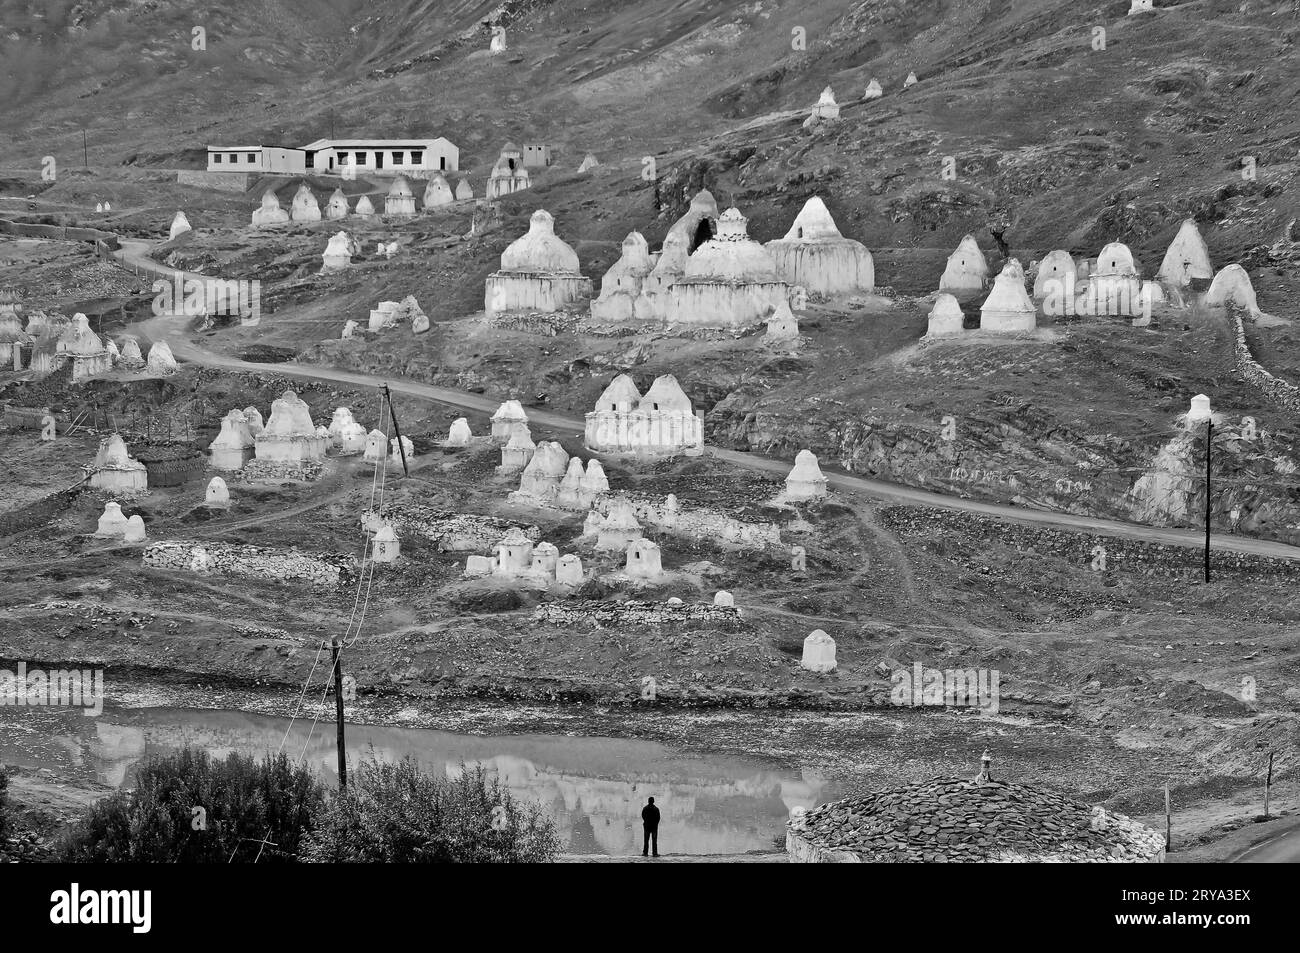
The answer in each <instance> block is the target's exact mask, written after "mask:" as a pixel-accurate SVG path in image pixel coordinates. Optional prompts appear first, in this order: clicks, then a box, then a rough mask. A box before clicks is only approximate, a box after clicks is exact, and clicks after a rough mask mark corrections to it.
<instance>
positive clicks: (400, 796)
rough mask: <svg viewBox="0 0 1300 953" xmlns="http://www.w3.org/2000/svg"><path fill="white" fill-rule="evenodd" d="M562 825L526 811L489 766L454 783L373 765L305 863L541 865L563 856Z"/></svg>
mask: <svg viewBox="0 0 1300 953" xmlns="http://www.w3.org/2000/svg"><path fill="white" fill-rule="evenodd" d="M559 846H560V845H559V839H558V838H557V836H556V833H555V825H554V823H553V822H552V821H551V820H549V819H547V818H544V817H543V816H542V815H541V812H540V810H539V809H538V808H537V807H536V806H535V805H526V806H525V805H520V804H519V802H517V801H515V800H514V799H513V798H512V797H511V796H510V793H509V792H508V791H506V790H505V789H503V788H502V787H501V783H500V782H499V781H498V780H497V779H496V778H494V777H493V778H490V777H488V775H487V774H486V773H485V772H484V770H483V768H482V766H481V765H480V766H475V767H474V768H473V769H468V768H466V767H465V765H464V764H462V765H461V772H460V775H459V776H458V777H456V778H454V779H450V780H448V779H443V778H435V777H432V776H431V775H428V774H425V773H423V772H422V771H421V770H420V769H419V767H418V766H417V765H416V764H415V763H414V762H413V761H412V760H410V759H409V758H407V759H404V760H402V761H400V762H398V763H396V764H393V763H384V762H379V761H375V760H370V761H367V762H364V763H363V764H361V766H360V768H359V770H357V771H356V773H355V775H354V776H352V777H350V778H349V780H348V788H347V791H346V793H344V794H342V795H340V796H338V797H336V798H334V799H333V800H332V801H330V803H329V806H328V807H327V808H326V809H325V812H324V814H323V816H322V817H321V818H320V819H319V822H318V824H317V826H316V829H315V830H314V831H313V832H312V834H311V836H310V837H308V839H307V843H306V845H305V846H304V849H303V857H302V859H303V860H305V861H315V862H320V863H340V862H343V863H356V862H372V863H540V862H545V861H551V860H553V859H554V858H555V854H556V853H557V851H558V850H559Z"/></svg>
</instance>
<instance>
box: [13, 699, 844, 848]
mask: <svg viewBox="0 0 1300 953" xmlns="http://www.w3.org/2000/svg"><path fill="white" fill-rule="evenodd" d="M288 726H289V722H288V720H287V719H284V718H273V717H268V716H263V715H252V714H245V713H243V712H236V711H208V710H200V709H174V708H151V709H136V710H127V711H105V713H104V715H103V716H101V717H99V718H93V719H92V718H86V717H84V716H83V715H81V714H80V712H79V711H75V710H74V711H61V710H57V709H56V710H51V709H11V708H0V761H3V762H7V763H11V764H19V765H23V766H26V767H31V768H40V767H52V768H54V769H55V770H57V771H59V772H61V773H68V774H72V775H74V776H79V777H83V778H94V779H95V780H98V781H101V782H103V783H105V784H110V785H113V786H115V787H120V786H121V785H123V784H128V783H130V781H131V779H132V778H133V776H134V770H135V767H136V765H137V764H138V763H139V762H140V760H141V759H142V758H144V757H145V756H146V755H150V754H155V753H162V752H166V751H171V750H175V749H177V748H181V747H185V746H187V745H188V746H190V747H194V748H202V749H204V750H206V751H208V752H209V753H210V754H211V755H213V756H214V757H224V756H225V755H227V754H229V753H230V752H232V751H238V752H241V753H243V754H252V755H258V756H260V755H261V754H263V753H266V752H273V751H275V750H277V749H278V748H279V747H280V744H281V740H282V739H284V738H285V730H286V728H288ZM347 740H348V752H349V761H350V763H353V764H355V763H356V762H357V761H358V760H360V759H363V758H366V757H368V756H369V754H370V752H371V751H372V750H373V753H374V755H375V757H377V758H379V759H380V760H384V761H393V760H397V759H400V758H402V757H405V756H406V755H410V756H411V757H413V758H414V759H415V760H416V761H418V762H419V763H420V764H421V765H422V766H423V767H424V769H425V770H427V771H433V772H437V773H441V774H444V775H445V776H447V777H456V776H457V775H458V774H459V773H460V765H461V762H462V761H463V762H465V763H466V764H473V763H475V762H481V763H482V764H483V765H484V767H486V768H487V769H488V770H489V771H491V772H493V773H495V774H496V775H498V776H499V777H500V778H501V781H502V784H504V785H505V786H506V787H507V788H508V789H509V790H510V792H511V794H512V795H514V796H515V797H518V798H520V799H527V800H532V801H536V802H537V803H538V804H540V806H541V808H542V810H543V811H544V812H545V813H546V814H548V815H549V816H550V817H552V818H553V819H554V820H555V823H556V827H557V829H558V831H559V834H560V838H561V842H562V843H563V845H564V848H563V849H564V850H565V851H567V852H570V853H604V854H629V853H634V852H639V851H640V849H641V807H642V805H644V804H645V800H646V798H647V797H649V796H652V795H653V796H654V799H655V804H656V805H658V806H659V808H660V810H661V812H662V818H663V819H662V821H661V823H660V829H659V838H660V849H661V851H663V852H665V853H692V854H705V853H708V854H726V853H740V852H744V851H747V850H765V849H770V848H771V847H772V846H773V843H774V840H775V839H776V838H778V837H780V836H781V835H782V833H783V826H784V823H785V820H786V818H787V817H788V816H789V812H790V810H791V809H792V808H794V807H804V808H809V807H814V806H816V805H818V804H821V803H824V802H825V801H828V800H832V799H833V798H835V797H837V796H839V795H840V794H841V793H843V792H841V791H839V790H837V789H836V786H835V785H833V784H829V783H827V782H825V781H824V780H823V779H822V778H821V777H819V776H818V775H816V774H814V773H812V772H803V773H802V774H800V773H799V772H795V771H788V770H781V769H776V768H773V767H771V766H769V765H764V764H761V763H759V762H757V761H753V760H750V759H745V758H738V757H731V756H725V755H718V756H713V755H711V756H709V757H707V758H704V757H701V756H700V755H698V754H690V753H685V752H680V751H676V750H674V749H671V748H668V747H665V746H664V745H661V744H657V743H655V742H649V741H632V740H624V739H617V738H582V737H567V736H560V735H506V736H491V735H459V734H451V733H448V732H443V731H432V730H429V729H425V728H386V727H377V726H366V725H349V726H348V737H347ZM284 751H285V752H286V753H287V754H289V755H290V757H293V758H298V757H305V758H306V761H307V763H308V764H311V765H313V767H314V768H315V769H316V770H317V771H318V772H319V773H320V774H321V776H322V777H323V778H324V779H325V780H326V782H327V783H329V784H334V783H336V782H337V777H336V771H335V768H336V757H337V756H336V754H335V750H334V727H333V724H332V723H329V724H321V725H317V726H316V727H315V730H314V731H313V730H312V724H311V721H310V720H306V721H303V720H300V721H298V722H296V723H295V724H294V726H293V729H292V730H291V731H290V732H289V735H288V738H287V740H285V741H284Z"/></svg>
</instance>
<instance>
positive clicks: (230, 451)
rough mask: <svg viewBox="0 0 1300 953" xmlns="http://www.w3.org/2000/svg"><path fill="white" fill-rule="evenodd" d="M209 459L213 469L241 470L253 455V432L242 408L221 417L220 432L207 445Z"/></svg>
mask: <svg viewBox="0 0 1300 953" xmlns="http://www.w3.org/2000/svg"><path fill="white" fill-rule="evenodd" d="M208 453H209V461H210V463H211V466H212V469H214V470H242V469H244V465H245V464H246V463H248V461H249V460H250V459H251V458H252V456H253V433H252V431H251V430H249V429H248V418H247V417H246V416H245V415H244V412H243V411H242V410H232V411H231V412H230V413H228V414H226V416H225V417H223V418H221V433H219V434H217V438H216V439H215V440H213V441H212V443H211V444H209V445H208Z"/></svg>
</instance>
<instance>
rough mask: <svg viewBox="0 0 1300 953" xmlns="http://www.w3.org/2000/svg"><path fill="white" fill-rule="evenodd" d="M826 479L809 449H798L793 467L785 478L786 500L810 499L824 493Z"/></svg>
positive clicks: (815, 457) (815, 456) (814, 455)
mask: <svg viewBox="0 0 1300 953" xmlns="http://www.w3.org/2000/svg"><path fill="white" fill-rule="evenodd" d="M827 483H828V481H827V479H826V477H825V476H824V475H823V474H822V469H821V466H820V465H819V464H818V463H817V455H816V454H814V453H813V452H812V451H811V450H800V451H799V453H798V454H796V455H795V458H794V467H793V468H792V469H791V470H790V474H789V476H787V477H786V478H785V498H786V499H787V500H811V499H816V498H819V497H823V496H825V495H826V485H827Z"/></svg>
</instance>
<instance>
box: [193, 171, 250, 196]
mask: <svg viewBox="0 0 1300 953" xmlns="http://www.w3.org/2000/svg"><path fill="white" fill-rule="evenodd" d="M256 181H257V176H255V175H253V174H251V173H248V172H201V171H198V170H196V169H180V170H178V171H177V173H176V184H177V185H194V186H198V187H199V188H201V189H216V190H217V191H219V192H241V193H242V192H247V191H248V190H249V189H250V188H252V186H253V183H254V182H256Z"/></svg>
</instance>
